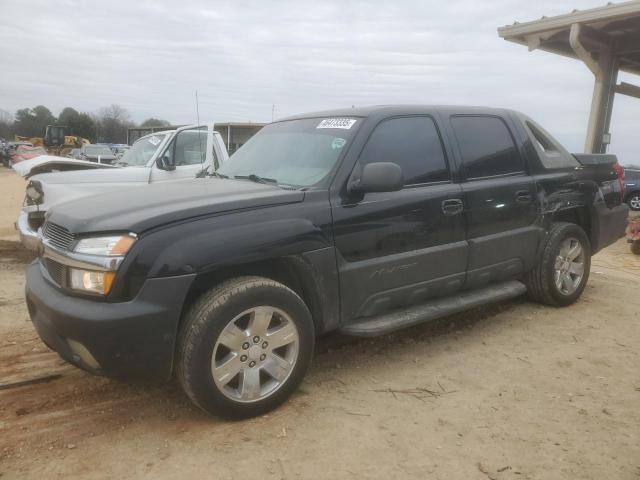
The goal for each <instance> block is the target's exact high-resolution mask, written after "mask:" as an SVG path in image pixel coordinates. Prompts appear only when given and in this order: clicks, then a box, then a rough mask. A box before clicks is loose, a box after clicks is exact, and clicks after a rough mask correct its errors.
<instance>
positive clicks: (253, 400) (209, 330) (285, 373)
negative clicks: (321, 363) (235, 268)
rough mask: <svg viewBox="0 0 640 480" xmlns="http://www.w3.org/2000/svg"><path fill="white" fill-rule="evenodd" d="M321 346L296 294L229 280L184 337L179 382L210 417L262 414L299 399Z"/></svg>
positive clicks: (270, 284)
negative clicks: (295, 397)
mask: <svg viewBox="0 0 640 480" xmlns="http://www.w3.org/2000/svg"><path fill="white" fill-rule="evenodd" d="M314 343H315V338H314V327H313V321H312V319H311V314H310V313H309V309H308V308H307V306H306V305H305V303H304V302H303V300H302V299H301V298H300V297H299V296H298V295H297V294H296V293H295V292H294V291H292V290H291V289H289V288H287V287H286V286H284V285H282V284H280V283H278V282H275V281H273V280H270V279H267V278H262V277H241V278H238V279H234V280H229V281H227V282H224V283H222V284H221V285H219V286H217V287H215V288H213V289H212V290H210V291H209V292H207V293H205V294H204V295H203V296H202V297H201V298H200V299H199V300H198V301H197V302H196V303H195V304H194V305H193V307H192V308H191V309H190V310H189V312H188V314H187V316H186V318H185V322H184V325H183V327H182V329H181V333H180V338H179V345H178V364H177V374H178V379H179V381H180V383H181V384H182V387H183V388H184V390H185V392H186V393H187V395H188V396H189V397H190V398H191V400H193V402H194V403H195V404H196V405H198V406H199V407H200V408H202V409H203V410H205V411H207V412H209V413H212V414H217V415H221V416H225V417H231V418H245V417H251V416H255V415H260V414H262V413H266V412H268V411H269V410H272V409H273V408H275V407H277V406H278V405H280V404H281V403H283V402H284V401H285V400H286V399H287V398H288V397H289V396H290V395H291V394H292V393H293V392H294V390H295V389H296V387H297V386H298V385H299V384H300V382H301V381H302V378H303V376H304V374H305V372H306V370H307V368H308V366H309V364H310V362H311V357H312V355H313V347H314Z"/></svg>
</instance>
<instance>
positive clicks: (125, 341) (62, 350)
mask: <svg viewBox="0 0 640 480" xmlns="http://www.w3.org/2000/svg"><path fill="white" fill-rule="evenodd" d="M46 275H47V274H46V273H45V272H44V269H43V268H42V267H41V264H40V261H39V260H36V261H34V262H33V263H32V264H31V265H30V266H29V267H28V269H27V283H26V300H27V307H28V309H29V315H30V317H31V320H32V322H33V324H34V326H35V328H36V330H37V332H38V334H39V335H40V338H41V339H42V340H43V342H44V343H45V344H46V345H47V346H48V347H49V348H51V349H52V350H55V351H56V352H58V354H59V355H60V356H61V357H62V358H63V359H65V360H66V361H68V362H70V363H72V364H74V365H75V366H77V367H79V368H82V369H84V370H87V371H89V372H92V373H96V374H101V375H106V376H110V377H117V378H137V379H143V380H150V381H159V380H167V379H169V378H170V377H171V375H172V370H173V356H174V351H175V343H176V338H177V333H178V327H179V322H180V315H181V312H182V306H183V303H184V299H185V297H186V295H187V292H188V290H189V287H190V285H191V283H192V281H193V279H194V277H195V275H183V276H177V277H166V278H155V279H148V280H147V281H146V282H145V283H144V285H143V287H142V288H141V289H140V291H139V293H138V294H137V295H136V297H135V298H134V299H132V300H130V301H127V302H120V303H109V302H104V301H94V300H89V299H84V298H78V297H73V296H70V295H67V294H66V293H65V292H64V291H62V290H61V289H59V288H57V287H56V286H54V285H53V284H52V283H51V282H50V281H49V280H48V279H47V278H46V277H45V276H46Z"/></svg>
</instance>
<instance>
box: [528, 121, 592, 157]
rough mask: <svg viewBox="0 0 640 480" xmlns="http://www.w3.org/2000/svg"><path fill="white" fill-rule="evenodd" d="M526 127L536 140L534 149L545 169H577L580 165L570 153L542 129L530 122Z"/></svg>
mask: <svg viewBox="0 0 640 480" xmlns="http://www.w3.org/2000/svg"><path fill="white" fill-rule="evenodd" d="M525 125H526V126H527V129H528V130H529V133H530V134H531V136H532V137H533V139H534V148H535V149H536V150H537V151H538V157H539V158H540V161H541V162H542V165H543V166H544V168H549V169H554V168H575V167H577V166H579V165H580V164H579V163H578V161H577V160H576V159H575V158H574V157H573V156H572V155H571V154H570V153H569V152H567V151H566V150H565V149H564V148H562V146H561V145H560V144H558V143H557V142H556V141H554V140H552V138H551V137H550V136H549V134H547V133H546V132H545V131H544V130H543V129H542V127H539V126H537V125H535V124H534V123H533V122H529V121H527V122H525Z"/></svg>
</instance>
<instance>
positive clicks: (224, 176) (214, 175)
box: [207, 170, 229, 178]
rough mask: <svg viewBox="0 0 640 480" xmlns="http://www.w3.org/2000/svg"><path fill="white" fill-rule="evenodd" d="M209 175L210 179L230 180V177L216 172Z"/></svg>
mask: <svg viewBox="0 0 640 480" xmlns="http://www.w3.org/2000/svg"><path fill="white" fill-rule="evenodd" d="M207 175H209V176H210V177H217V178H229V176H228V175H225V174H223V173H218V172H216V171H215V170H214V171H213V172H211V173H207Z"/></svg>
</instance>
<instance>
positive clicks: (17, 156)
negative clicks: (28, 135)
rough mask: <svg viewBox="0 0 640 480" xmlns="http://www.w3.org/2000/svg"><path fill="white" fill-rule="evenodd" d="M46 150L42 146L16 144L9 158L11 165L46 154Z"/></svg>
mask: <svg viewBox="0 0 640 480" xmlns="http://www.w3.org/2000/svg"><path fill="white" fill-rule="evenodd" d="M46 154H47V151H46V150H45V149H44V147H34V146H30V145H18V146H17V147H16V148H15V149H14V150H13V151H12V152H11V156H10V158H9V160H10V162H11V164H12V165H15V164H17V163H20V162H24V161H25V160H30V159H32V158H36V157H39V156H41V155H46Z"/></svg>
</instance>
